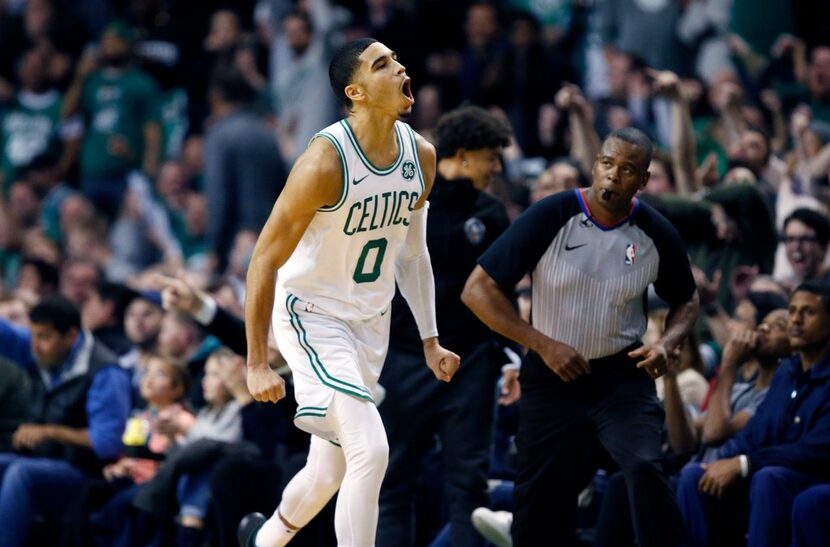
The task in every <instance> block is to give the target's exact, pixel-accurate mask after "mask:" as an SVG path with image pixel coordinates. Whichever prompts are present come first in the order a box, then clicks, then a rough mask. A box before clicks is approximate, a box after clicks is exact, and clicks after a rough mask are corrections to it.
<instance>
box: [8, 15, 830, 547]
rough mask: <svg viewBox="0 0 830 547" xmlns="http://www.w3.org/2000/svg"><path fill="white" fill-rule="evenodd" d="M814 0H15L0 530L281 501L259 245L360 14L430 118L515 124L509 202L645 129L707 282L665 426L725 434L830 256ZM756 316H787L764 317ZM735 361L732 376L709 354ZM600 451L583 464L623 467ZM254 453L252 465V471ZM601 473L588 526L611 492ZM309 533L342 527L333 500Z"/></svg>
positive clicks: (298, 458)
mask: <svg viewBox="0 0 830 547" xmlns="http://www.w3.org/2000/svg"><path fill="white" fill-rule="evenodd" d="M824 7H825V6H824V5H823V2H821V1H819V0H550V1H546V2H536V1H531V0H500V1H495V2H490V1H454V2H446V1H443V0H441V1H439V0H417V1H416V0H365V1H363V0H296V1H294V0H234V1H230V0H225V1H223V0H199V1H195V0H193V1H189V0H73V1H60V2H59V1H56V0H0V473H3V479H2V483H1V484H2V486H0V529H2V530H3V532H2V536H3V537H4V539H3V542H4V544H5V545H10V546H12V545H24V544H30V545H38V544H44V542H47V541H50V542H56V541H61V542H64V543H65V544H67V545H92V544H99V545H116V544H117V545H130V544H141V545H146V544H150V543H151V542H161V543H159V544H163V543H164V542H167V544H178V545H202V544H203V543H206V542H207V543H209V544H211V545H232V544H233V542H234V539H233V537H234V536H233V534H234V530H235V525H236V522H238V520H239V517H241V516H242V515H243V514H244V513H246V512H248V511H250V510H254V509H258V510H263V509H266V508H269V507H270V508H271V509H273V507H275V505H276V501H277V500H276V499H275V498H276V496H278V494H279V491H280V484H282V481H283V480H284V479H286V478H288V477H290V476H291V475H292V473H293V471H294V470H296V469H298V468H299V467H301V466H302V463H303V460H304V455H305V451H306V450H307V443H308V437H307V436H306V435H304V434H302V433H300V432H299V431H297V430H296V429H294V428H293V425H292V423H291V421H292V416H293V410H294V409H293V408H292V404H293V402H292V401H291V397H289V398H288V400H287V401H285V402H281V403H280V404H279V405H276V406H271V405H265V404H259V403H254V402H252V400H251V398H250V396H249V395H248V393H247V389H246V387H245V376H244V374H245V373H244V355H245V353H246V346H245V337H244V325H243V323H242V303H243V301H244V296H245V274H246V269H247V263H248V260H249V258H250V255H251V252H252V249H253V246H254V243H255V241H256V237H257V234H258V232H259V230H260V229H261V227H262V225H263V224H264V222H265V220H266V219H267V217H268V214H269V213H270V210H271V207H272V205H273V203H274V200H275V199H276V197H277V196H278V195H279V193H280V190H281V188H282V186H283V185H284V182H285V178H286V176H287V173H288V171H289V170H290V168H291V166H292V164H293V162H294V160H295V159H296V158H297V156H298V155H299V154H300V153H302V151H303V150H304V149H305V146H306V144H307V143H308V141H309V139H310V138H311V137H312V136H313V135H314V133H315V132H316V131H318V130H320V129H322V128H323V127H325V126H327V125H328V124H330V123H332V122H334V121H336V120H337V119H338V118H339V117H342V116H343V115H344V112H342V111H341V110H340V108H339V106H338V104H337V100H336V98H335V96H334V94H333V93H332V91H331V89H330V86H329V82H328V74H327V67H328V62H329V55H330V53H331V52H332V51H333V49H334V48H336V47H337V46H338V45H340V44H342V43H345V42H346V41H348V40H351V39H354V38H358V37H364V36H371V37H374V38H376V39H378V40H380V41H382V42H384V43H385V44H386V45H388V46H389V47H390V48H392V49H393V50H394V51H396V53H397V55H398V58H399V59H400V61H401V62H402V63H403V64H404V65H405V66H406V67H407V72H408V73H409V74H410V75H411V76H412V78H413V91H414V94H415V97H416V103H415V107H414V113H413V115H412V116H411V118H410V119H409V120H407V121H408V122H409V123H410V124H411V125H412V126H413V127H414V129H415V130H416V131H418V132H419V133H421V134H422V135H424V136H425V137H426V138H427V139H432V138H433V137H434V135H433V129H434V127H435V124H436V121H437V120H438V118H439V117H440V116H441V115H442V114H443V113H445V112H448V111H450V110H452V109H453V108H455V107H457V106H459V105H462V104H475V105H479V106H482V107H485V108H486V109H488V110H489V111H490V112H491V113H493V114H495V115H496V116H498V117H499V118H501V119H503V120H505V121H507V122H508V123H509V125H510V126H511V127H512V130H513V135H514V137H513V139H512V141H511V144H510V146H509V147H507V148H506V149H505V152H504V154H503V157H502V162H503V166H504V170H503V172H502V174H501V176H500V177H499V180H497V181H496V182H495V183H494V184H493V186H492V187H491V188H490V189H489V191H490V192H491V193H492V194H493V195H495V196H496V197H498V198H499V199H501V200H502V201H503V202H504V204H505V206H506V207H507V210H508V212H509V214H510V216H511V218H515V217H516V216H518V215H519V214H520V213H521V212H522V211H523V210H524V209H525V208H527V207H528V206H529V205H530V204H532V203H533V202H535V201H538V200H539V199H542V198H544V197H545V196H548V195H550V194H552V193H555V192H559V191H562V190H568V189H573V188H579V187H582V186H586V185H587V184H588V183H589V179H590V173H591V166H592V164H593V162H594V158H595V156H596V155H597V153H598V151H599V146H600V142H601V141H600V139H601V138H602V137H604V136H605V135H606V134H607V133H609V132H610V131H612V130H615V129H618V128H622V127H626V126H634V127H637V128H640V129H642V130H643V131H645V132H646V133H647V134H648V135H649V136H651V137H652V139H653V140H654V141H655V143H656V144H657V145H658V148H659V150H660V151H659V152H658V153H657V154H656V156H655V158H654V160H653V162H652V164H651V167H650V172H651V176H650V181H649V183H648V186H647V187H646V189H645V190H644V192H643V193H642V195H641V198H642V199H643V200H644V201H647V202H648V203H649V204H651V205H653V206H654V207H656V208H657V209H658V210H659V211H660V212H662V213H663V214H664V215H665V216H666V217H667V218H668V219H669V220H670V221H671V222H672V223H673V224H674V225H675V226H676V227H677V229H678V230H679V232H680V234H681V236H682V238H683V240H684V242H685V243H686V246H687V249H688V251H689V254H690V256H691V257H692V262H693V265H694V269H695V276H696V280H697V282H698V289H699V293H700V298H701V304H702V309H703V312H702V314H701V319H700V321H699V329H698V333H697V335H696V337H695V338H694V339H693V340H691V341H690V342H689V343H688V344H687V347H686V349H685V350H684V351H683V353H682V354H681V355H680V357H679V358H678V359H677V361H676V362H674V363H673V366H672V367H671V369H670V372H669V374H668V375H667V377H666V379H665V380H664V381H662V382H660V385H659V386H658V387H659V391H660V392H661V394H662V393H665V397H666V408H667V441H666V449H667V452H668V453H669V455H670V456H671V458H670V459H672V460H674V461H675V465H676V471H679V469H680V468H681V466H682V464H683V463H685V462H686V461H687V460H688V459H689V458H690V457H693V455H695V454H698V455H699V453H700V452H701V451H702V452H703V453H709V454H710V456H707V457H711V458H716V457H717V456H716V455H714V453H710V452H709V450H711V449H712V447H715V446H718V445H719V444H721V443H723V442H724V441H725V440H726V439H727V438H728V437H730V436H732V435H734V434H736V433H737V431H738V430H740V429H741V428H743V427H744V425H745V424H746V423H747V421H749V419H750V417H751V416H752V414H753V413H754V410H755V408H757V407H758V405H759V404H760V403H761V401H762V400H763V398H764V395H765V394H766V392H767V391H766V390H767V388H768V386H769V382H770V378H771V375H772V374H773V373H774V371H775V367H776V366H777V363H778V358H779V357H786V356H787V355H788V354H789V353H790V348H789V345H788V344H787V343H786V334H785V333H786V327H782V326H781V325H782V321H783V324H784V325H786V321H787V317H786V312H782V311H781V310H786V309H787V307H788V300H789V299H790V297H791V293H792V291H793V289H794V288H795V287H796V286H798V285H799V284H800V283H802V282H804V281H821V282H825V281H828V280H830V270H829V269H828V266H830V262H828V257H827V248H828V245H829V244H830V217H828V211H829V209H828V207H829V206H830V177H828V175H830V42H828V41H827V36H826V29H825V25H824V24H822V23H821V21H823V20H825V19H824V17H826V13H825V12H824V10H823V8H824ZM518 293H519V295H520V305H521V306H523V309H525V312H527V310H526V307H527V301H526V299H524V300H523V298H522V297H521V295H522V294H526V291H524V290H523V287H519V291H518ZM649 309H650V310H651V315H652V316H653V318H654V321H653V325H652V328H653V329H658V328H659V325H661V324H662V318H663V317H664V316H665V310H662V309H661V303H660V302H659V301H658V299H657V298H656V297H655V298H653V299H651V301H650V308H649ZM661 313H662V314H663V315H662V316H661ZM782 314H783V316H782ZM439 321H440V318H439ZM764 333H766V334H764ZM769 333H773V334H775V333H778V334H779V335H781V336H783V338H776V339H775V340H777V343H778V345H776V343H773V342H768V343H760V342H759V337H760V338H764V336H766V338H767V339H768V338H770V337H771V336H770V335H769ZM781 333H784V334H781ZM652 334H653V333H652ZM272 346H273V348H272V349H273V351H272V364H273V366H274V367H275V368H276V369H277V370H279V371H280V372H282V373H286V374H287V373H288V372H287V368H286V367H284V366H283V365H284V363H283V362H282V360H281V357H280V355H279V352H278V350H277V348H276V345H275V344H272ZM744 365H745V366H744ZM729 367H732V368H733V369H735V370H733V371H731V373H730V374H731V375H730V376H729V378H731V380H730V382H731V384H729V385H727V384H725V383H722V382H718V381H717V378H718V377H720V376H722V374H721V373H722V370H723V369H724V368H726V369H728V368H729ZM735 371H737V372H735ZM733 384H734V391H733ZM719 385H720V388H718V386H719ZM738 386H743V387H740V389H739V388H738ZM675 387H678V389H675ZM493 389H494V390H495V389H497V387H496V386H495V385H494V386H493ZM742 389H746V390H747V391H746V393H744V392H742V391H741V390H742ZM733 392H734V393H737V392H740V393H742V395H741V397H742V399H741V403H742V405H743V406H740V405H739V406H737V407H736V406H735V404H733V403H736V401H733V400H731V399H730V397H731V395H730V394H732V393H733ZM678 393H679V397H680V399H679V400H673V399H672V400H670V399H671V397H673V396H674V395H676V394H678ZM713 400H714V401H716V402H717V404H719V405H721V407H722V408H720V410H719V411H718V412H716V413H713V412H711V406H712V404H713ZM678 401H679V402H678ZM501 402H502V403H505V404H503V405H502V406H501V407H500V409H499V419H498V420H497V428H498V435H497V436H496V439H497V445H498V446H496V447H495V448H494V453H495V454H498V457H496V458H494V463H493V470H494V471H493V479H494V481H495V482H494V483H493V486H494V487H495V486H496V484H497V482H498V481H501V480H509V479H510V478H511V476H510V467H511V462H510V457H511V454H512V453H513V452H514V450H513V449H512V448H511V442H512V441H511V439H512V434H513V433H514V429H515V419H514V413H515V405H512V401H509V400H502V401H501ZM672 405H674V406H672ZM678 405H679V406H678ZM670 408H674V409H676V408H681V410H682V411H681V412H680V413H672V412H670V411H669V410H670ZM740 412H744V414H741V416H743V418H741V420H734V419H733V418H734V417H735V416H737V415H738V414H739V413H740ZM724 413H726V417H724V416H725V414H724ZM707 419H709V420H720V421H717V422H711V421H710V422H709V426H704V424H705V423H706V420H707ZM823 419H824V420H825V421H826V420H827V419H828V418H827V417H825V418H823ZM672 420H674V421H672ZM713 423H714V425H713ZM725 423H726V424H728V427H727V426H724V425H723V424H725ZM822 423H824V422H822ZM718 424H720V425H718ZM706 427H708V429H706ZM823 427H827V426H823ZM690 431H691V432H692V433H690ZM707 447H708V448H707ZM439 449H440V447H438V448H436V450H439ZM824 458H826V459H825V461H826V462H828V463H830V453H826V454H824ZM612 472H613V470H609V471H608V473H607V476H606V477H605V479H603V480H602V481H599V479H597V480H595V481H594V486H592V488H595V489H596V490H597V491H600V490H605V488H606V487H607V488H608V490H607V493H608V495H609V496H610V493H611V492H612V489H611V485H612V484H613V482H612V481H613V479H608V477H612V476H613V475H612ZM254 476H256V477H258V478H257V484H256V485H255V486H257V488H250V489H247V490H245V491H244V493H243V492H241V491H239V490H237V489H236V486H237V485H238V484H240V483H241V482H244V481H250V480H251V477H254ZM436 477H439V478H440V473H439V474H436V473H432V472H431V471H430V469H429V468H427V471H425V479H424V482H425V486H424V488H423V490H424V493H422V495H423V497H425V498H426V501H425V502H424V503H422V504H419V505H418V508H419V511H420V512H422V513H423V517H419V532H418V542H419V544H424V545H426V544H429V543H430V542H431V541H432V539H433V537H432V536H435V535H437V534H438V532H439V531H440V529H441V528H442V526H443V524H444V522H445V521H446V505H445V503H444V502H436V497H437V498H438V499H439V500H440V496H441V493H440V488H439V487H437V486H435V484H436V482H440V480H439V479H437V478H436ZM496 479H497V480H498V481H496ZM827 479H828V477H824V480H827ZM600 482H601V483H602V485H603V486H602V487H601V488H600V487H598V486H597V485H598V484H599V483H600ZM498 484H500V483H498ZM589 490H590V489H589ZM586 492H588V495H586V497H585V498H580V503H581V505H582V506H583V507H584V508H588V507H593V508H594V510H593V513H592V514H593V518H587V517H586V518H587V520H586V525H585V530H584V534H583V535H584V537H585V538H588V539H589V538H590V537H592V530H593V529H594V524H595V523H596V518H597V514H600V518H601V517H602V515H601V513H602V512H601V508H600V501H599V500H600V497H601V496H599V495H597V496H595V499H594V500H593V502H592V501H591V496H590V495H589V494H590V492H589V491H586ZM243 494H244V495H243ZM608 499H611V498H608ZM592 503H593V506H592V505H591V504H592ZM586 513H588V514H590V513H591V512H590V511H587V512H586ZM606 516H607V515H606ZM318 520H320V519H318ZM328 520H329V521H330V520H331V519H330V515H329V518H328ZM606 524H607V522H606ZM606 529H607V528H606ZM304 534H305V535H301V536H299V537H298V539H297V542H298V543H300V544H301V543H302V542H303V541H305V542H307V543H308V545H327V544H331V543H332V541H333V539H332V538H333V535H332V531H331V529H330V525H325V524H320V526H319V527H316V528H315V527H311V528H310V529H309V530H308V531H307V532H304ZM586 540H587V539H586ZM27 542H28V543H27ZM437 544H440V543H436V545H437Z"/></svg>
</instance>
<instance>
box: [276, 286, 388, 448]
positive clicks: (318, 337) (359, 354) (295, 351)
mask: <svg viewBox="0 0 830 547" xmlns="http://www.w3.org/2000/svg"><path fill="white" fill-rule="evenodd" d="M281 293H282V294H281ZM390 315H391V314H390V313H389V310H388V309H387V311H386V312H385V313H383V314H379V315H378V316H377V317H373V318H371V319H367V320H364V321H344V320H342V319H338V318H336V317H333V316H331V315H329V314H326V313H323V312H321V311H319V310H317V309H315V307H314V305H313V304H312V303H311V302H306V301H304V300H301V299H299V298H297V297H296V296H294V295H292V294H290V293H288V294H286V293H284V292H282V291H277V295H276V300H275V302H274V315H273V325H274V335H275V337H276V340H277V346H278V347H279V350H280V353H281V354H282V356H283V358H284V359H285V361H286V362H287V363H288V366H289V368H290V369H291V373H292V376H293V379H294V394H295V397H296V399H297V413H296V414H295V415H294V424H295V425H296V426H297V427H298V428H300V429H302V430H303V431H306V432H308V433H311V434H312V435H317V436H319V437H322V438H324V439H326V440H329V441H336V440H337V439H336V436H335V435H334V432H333V431H332V429H331V427H330V426H329V425H328V423H327V420H326V413H327V410H328V407H329V403H330V402H331V398H332V396H333V395H334V392H335V391H340V392H342V393H345V394H347V395H351V396H352V397H355V398H357V399H362V400H365V401H367V402H370V403H372V404H374V395H373V394H374V392H375V390H376V388H377V384H378V378H379V377H380V372H381V370H382V368H383V361H384V359H386V350H387V348H388V346H389V324H390Z"/></svg>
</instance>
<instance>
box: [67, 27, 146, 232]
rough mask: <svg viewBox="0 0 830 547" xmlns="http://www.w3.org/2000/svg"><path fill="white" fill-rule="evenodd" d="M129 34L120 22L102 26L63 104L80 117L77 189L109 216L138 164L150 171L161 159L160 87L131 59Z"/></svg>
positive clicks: (116, 212)
mask: <svg viewBox="0 0 830 547" xmlns="http://www.w3.org/2000/svg"><path fill="white" fill-rule="evenodd" d="M130 35H131V32H130V29H129V28H127V27H126V26H125V25H124V24H123V23H119V22H114V23H111V24H110V25H109V26H107V28H106V29H104V32H103V34H102V36H101V42H100V44H99V51H98V56H97V59H96V58H95V57H93V56H92V55H87V56H86V57H85V58H84V59H82V60H81V62H80V63H79V64H78V71H77V74H76V77H75V81H74V82H73V83H72V87H71V88H70V89H69V91H68V92H67V97H66V105H65V107H64V112H65V113H66V114H75V113H76V112H79V113H80V114H81V115H82V117H83V119H84V124H85V130H84V136H83V141H82V143H81V159H80V170H81V173H80V174H81V190H82V191H83V193H84V195H86V196H87V198H89V199H90V201H92V203H93V204H94V205H95V207H96V208H98V209H99V210H100V211H102V212H103V213H105V214H106V215H107V216H108V217H109V218H110V219H112V218H114V217H115V216H117V214H118V211H119V208H120V206H121V201H122V199H123V197H124V192H125V191H126V188H127V180H126V176H127V174H128V173H129V172H130V171H133V170H136V169H140V170H142V171H143V172H144V173H145V174H146V175H147V176H150V177H153V176H155V174H156V171H157V169H158V163H159V150H160V143H161V129H160V125H159V120H158V108H157V106H156V104H155V101H156V97H157V96H158V90H157V87H156V84H155V82H153V80H152V79H150V77H149V76H147V74H145V73H144V72H142V71H141V70H139V69H138V68H136V67H134V66H132V65H131V64H130V48H131V39H130ZM99 64H100V67H99V68H96V65H99Z"/></svg>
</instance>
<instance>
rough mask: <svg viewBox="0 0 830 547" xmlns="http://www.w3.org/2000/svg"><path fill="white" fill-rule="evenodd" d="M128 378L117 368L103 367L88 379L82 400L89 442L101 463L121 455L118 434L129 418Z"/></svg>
mask: <svg viewBox="0 0 830 547" xmlns="http://www.w3.org/2000/svg"><path fill="white" fill-rule="evenodd" d="M130 407H131V397H130V377H129V374H128V373H127V371H125V370H124V369H122V368H121V367H119V366H117V365H113V366H109V367H105V368H103V369H101V370H100V371H98V373H97V374H96V375H95V377H94V378H93V379H92V386H91V387H90V388H89V393H88V394H87V399H86V413H87V416H88V419H89V440H90V441H91V442H92V450H93V451H94V452H95V455H96V456H98V457H99V458H101V459H102V460H111V459H115V458H117V457H118V456H119V455H121V449H122V446H121V435H122V434H123V433H124V427H125V425H126V423H127V417H128V416H129V415H130Z"/></svg>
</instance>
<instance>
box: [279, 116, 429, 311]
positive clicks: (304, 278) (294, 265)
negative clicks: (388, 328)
mask: <svg viewBox="0 0 830 547" xmlns="http://www.w3.org/2000/svg"><path fill="white" fill-rule="evenodd" d="M395 134H396V137H397V147H398V157H397V158H396V159H395V161H394V162H392V164H391V165H389V166H386V167H377V166H375V165H373V164H372V162H371V161H369V159H368V158H367V157H366V155H365V154H364V153H363V151H362V150H361V149H360V144H359V143H358V142H357V137H356V136H355V134H354V132H353V131H352V128H351V127H350V126H349V123H348V122H347V121H346V120H341V121H340V122H338V123H335V124H333V125H330V126H329V127H327V128H325V129H324V130H322V131H320V132H319V133H318V134H317V135H315V137H314V138H324V139H326V140H328V141H329V142H330V143H331V144H332V146H334V148H335V150H337V153H338V155H339V156H340V160H341V163H342V169H343V189H342V192H341V194H340V199H339V200H338V201H337V203H334V204H332V205H330V206H326V207H322V208H320V209H319V210H318V211H317V214H316V215H314V218H313V219H312V221H311V224H309V226H308V229H307V230H306V232H305V234H303V237H302V238H301V239H300V242H299V244H298V245H297V248H296V250H295V251H294V253H293V254H292V255H291V258H289V259H288V261H287V262H286V263H285V265H283V267H282V268H280V270H279V272H278V273H277V288H278V289H281V290H282V291H283V294H284V293H289V294H293V295H294V296H297V297H298V298H300V299H301V300H304V301H306V302H309V303H311V304H312V305H313V306H314V307H315V308H317V309H319V310H320V311H322V312H324V313H328V314H331V315H334V316H336V317H339V318H341V319H345V320H361V319H368V318H370V317H374V316H377V315H378V314H379V313H382V312H385V311H386V310H387V309H388V307H389V304H390V302H391V301H392V297H393V296H394V294H395V261H396V259H397V257H398V254H399V253H400V251H401V247H402V246H403V243H404V240H405V239H406V232H407V230H408V228H409V217H410V214H411V213H412V210H413V208H414V206H415V203H416V202H417V201H418V199H419V198H420V197H421V195H422V194H423V192H424V178H423V174H422V173H421V164H420V161H419V158H418V149H417V145H416V143H415V133H414V132H413V131H412V128H410V127H409V125H407V124H405V123H403V122H396V123H395Z"/></svg>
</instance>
